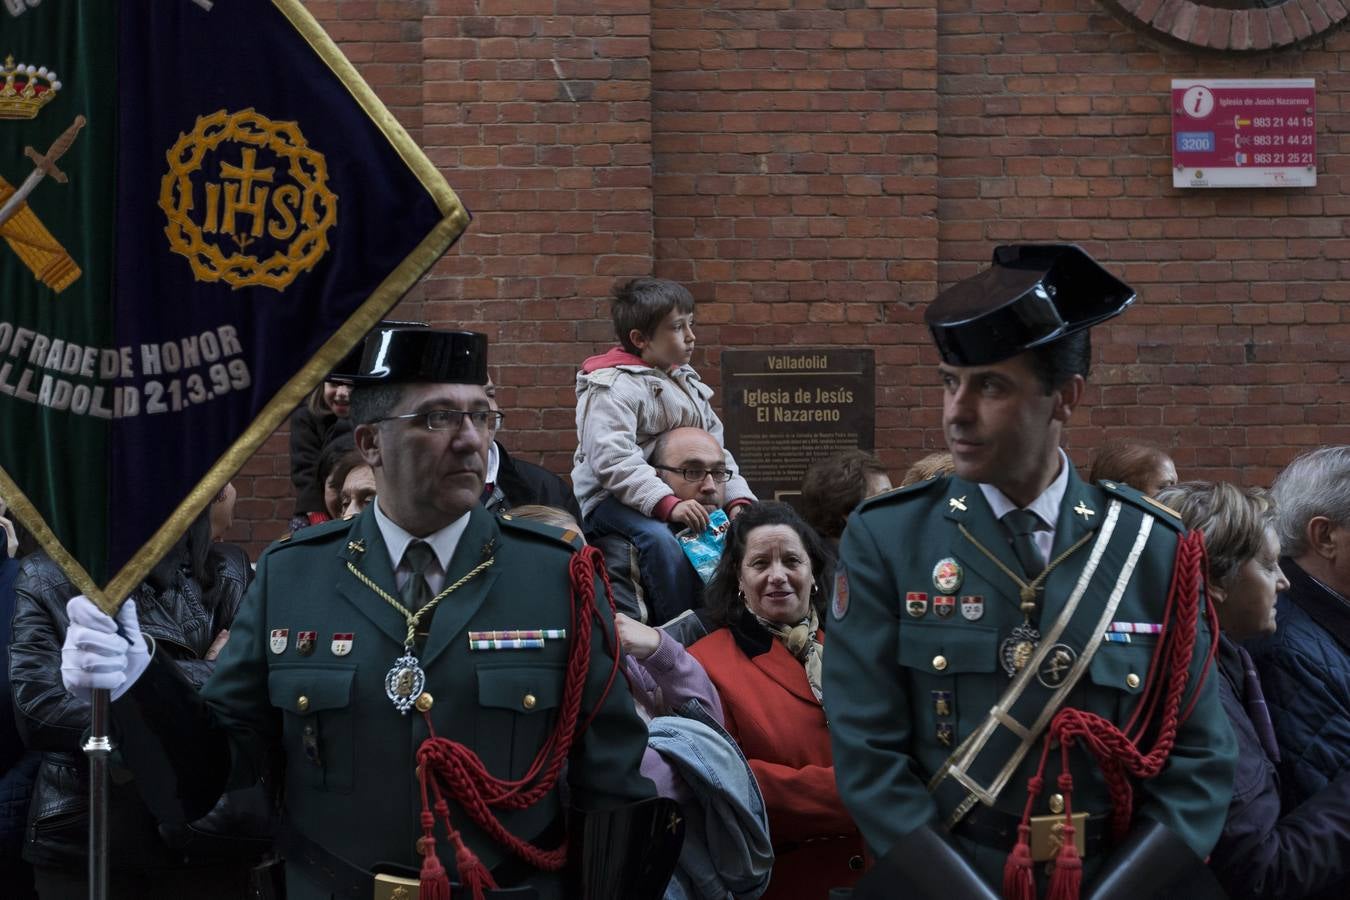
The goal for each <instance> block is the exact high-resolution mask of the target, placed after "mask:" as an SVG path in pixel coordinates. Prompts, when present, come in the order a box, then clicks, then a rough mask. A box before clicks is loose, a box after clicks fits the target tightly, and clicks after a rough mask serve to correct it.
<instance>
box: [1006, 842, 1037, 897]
mask: <svg viewBox="0 0 1350 900" xmlns="http://www.w3.org/2000/svg"><path fill="white" fill-rule="evenodd" d="M1030 842H1031V827H1030V826H1028V825H1025V824H1023V825H1018V826H1017V843H1016V844H1015V845H1014V846H1013V848H1012V852H1011V853H1009V854H1008V860H1007V862H1005V863H1004V864H1003V900H1036V877H1035V875H1034V874H1033V873H1032V864H1031V843H1030Z"/></svg>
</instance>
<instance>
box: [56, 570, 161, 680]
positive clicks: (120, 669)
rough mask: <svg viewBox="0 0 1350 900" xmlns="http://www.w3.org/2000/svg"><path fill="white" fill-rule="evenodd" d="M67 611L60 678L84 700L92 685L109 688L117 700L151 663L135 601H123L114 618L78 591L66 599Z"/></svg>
mask: <svg viewBox="0 0 1350 900" xmlns="http://www.w3.org/2000/svg"><path fill="white" fill-rule="evenodd" d="M66 615H67V617H69V619H70V627H69V628H67V629H66V642H65V644H64V645H63V646H62V647H61V680H62V681H63V682H65V685H66V690H68V691H70V693H72V694H73V695H75V696H76V697H79V698H80V699H81V700H84V701H85V702H86V703H87V702H89V699H90V697H91V696H92V693H91V692H92V691H93V690H94V689H95V688H103V689H106V690H109V691H112V699H114V700H116V699H117V698H118V697H120V696H122V695H123V694H125V693H126V692H127V691H128V690H129V689H130V688H131V686H132V685H133V684H135V683H136V679H137V678H140V677H141V673H142V672H144V671H145V668H146V666H148V665H150V649H149V648H148V647H147V646H146V642H145V638H143V637H142V636H141V625H140V622H139V621H138V620H137V619H136V601H135V600H128V601H127V602H125V603H123V604H122V608H121V609H120V610H118V611H117V621H116V622H114V621H113V620H112V618H111V617H110V616H109V615H108V614H107V613H105V612H104V611H103V610H101V609H99V608H98V607H97V606H95V605H94V601H92V600H90V599H89V598H88V597H86V596H84V595H83V594H81V595H79V596H76V597H71V598H70V601H69V602H67V603H66ZM119 625H120V626H121V627H122V633H121V634H118V631H117V628H118V626H119ZM124 635H125V636H124Z"/></svg>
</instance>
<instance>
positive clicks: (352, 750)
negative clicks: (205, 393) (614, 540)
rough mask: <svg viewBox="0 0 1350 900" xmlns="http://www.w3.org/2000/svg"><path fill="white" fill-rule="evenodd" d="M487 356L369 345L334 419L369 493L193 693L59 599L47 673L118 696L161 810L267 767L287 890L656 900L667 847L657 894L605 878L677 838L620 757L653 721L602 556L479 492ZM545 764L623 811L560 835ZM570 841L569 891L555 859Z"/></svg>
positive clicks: (637, 751) (281, 582)
mask: <svg viewBox="0 0 1350 900" xmlns="http://www.w3.org/2000/svg"><path fill="white" fill-rule="evenodd" d="M486 353H487V339H486V338H485V337H484V336H483V335H480V334H473V333H470V332H439V331H432V330H430V329H397V328H394V329H381V330H380V331H377V332H376V333H375V334H373V335H372V336H371V337H370V338H368V339H367V341H366V351H365V355H364V358H363V359H362V364H361V368H360V370H359V371H360V374H359V375H357V376H356V377H355V379H354V380H355V381H356V387H355V389H354V390H353V392H352V417H353V420H354V421H355V423H356V428H355V437H356V445H357V448H358V449H359V450H360V452H361V454H362V456H363V457H364V458H365V460H366V462H367V463H369V464H370V466H371V467H372V468H373V470H374V472H375V479H376V482H377V486H378V496H377V499H376V500H375V502H374V503H372V504H371V505H370V506H369V507H367V508H366V510H365V511H364V512H362V513H361V514H360V515H358V516H357V517H356V518H355V519H352V520H351V521H337V522H331V523H327V524H324V525H320V526H316V527H314V528H309V529H305V530H302V531H301V532H299V533H297V534H296V535H295V537H293V538H291V539H290V540H289V541H287V542H285V543H280V544H275V545H273V546H272V547H270V548H269V549H268V550H267V551H266V552H265V553H264V554H263V555H262V557H261V559H260V560H259V561H258V571H257V577H256V579H255V581H254V584H253V588H252V589H251V590H250V592H249V594H248V596H247V598H246V599H245V601H244V603H243V606H242V608H241V610H240V612H239V615H238V617H237V618H236V620H235V624H234V627H233V628H232V630H231V637H230V640H229V643H228V644H227V645H226V648H225V651H224V653H223V654H222V656H221V658H220V662H219V664H218V665H217V668H216V671H215V674H214V675H213V677H212V678H211V680H210V681H209V682H208V684H207V686H206V687H205V688H204V689H203V691H202V694H201V696H202V698H203V699H204V700H205V703H204V704H202V703H199V702H197V701H196V697H195V695H194V694H192V692H191V691H190V690H187V689H186V688H185V686H184V685H183V684H182V683H181V680H180V679H177V678H176V674H175V672H174V670H173V669H172V667H169V666H166V665H163V664H162V661H161V659H160V658H159V656H160V654H155V653H154V648H153V644H147V643H146V642H144V641H142V640H141V637H140V632H139V630H138V629H137V628H136V623H135V617H134V612H131V614H130V615H128V614H127V613H128V612H129V611H125V610H124V612H123V613H121V614H119V617H118V618H119V623H120V624H121V625H122V628H123V632H124V633H125V634H126V635H127V637H128V638H129V640H124V639H123V638H122V637H120V636H119V635H118V634H117V633H116V630H117V628H116V625H114V624H113V620H112V619H109V618H108V617H107V616H106V615H104V614H103V613H101V612H99V611H98V610H97V609H96V608H95V607H93V604H92V603H90V601H88V600H86V599H84V598H76V599H75V600H73V601H71V602H72V604H76V605H79V606H80V607H81V608H80V609H79V610H78V611H77V613H76V616H77V621H79V622H80V623H81V627H80V628H76V627H72V628H71V630H70V635H71V636H70V637H69V638H68V639H67V644H66V648H65V651H66V652H65V662H64V665H63V675H64V677H65V681H66V685H67V687H68V688H69V689H70V690H72V691H73V692H85V693H87V691H88V690H89V689H90V688H94V687H106V688H109V689H111V690H112V691H113V700H114V702H113V704H112V712H113V719H114V722H115V724H116V726H117V734H118V739H119V741H120V750H121V752H122V755H123V757H124V759H125V760H126V762H127V763H128V764H129V765H130V766H131V768H132V769H133V770H135V772H136V775H137V781H138V784H140V785H141V789H142V791H143V793H146V794H147V796H146V800H147V803H148V805H150V806H151V808H152V810H154V811H155V812H156V814H157V815H158V816H160V817H161V818H165V819H169V820H171V821H172V820H176V819H178V818H180V817H186V818H187V819H191V818H193V817H194V816H195V815H200V812H196V811H195V810H197V809H199V808H206V807H209V806H210V804H211V803H212V802H214V798H215V797H217V796H219V794H220V792H221V790H222V788H223V787H224V786H225V785H226V783H227V776H230V777H232V778H233V779H239V778H241V777H242V778H244V779H245V780H247V779H248V778H249V777H256V775H257V774H260V773H264V772H266V771H267V770H268V767H269V763H273V762H276V761H280V762H281V763H283V767H284V776H283V777H284V781H283V784H284V798H285V802H284V811H283V815H284V817H285V822H284V827H283V831H284V833H285V837H284V838H283V840H282V845H283V848H284V850H285V857H286V868H287V871H286V882H287V884H286V888H287V896H288V897H289V898H291V900H310V898H329V897H372V896H373V897H375V898H376V900H381V898H392V897H410V896H416V895H417V894H418V891H419V877H420V881H421V891H422V892H423V893H422V896H424V897H425V896H446V895H447V892H448V890H449V888H448V886H447V884H446V873H447V872H448V873H449V879H451V880H454V881H458V882H461V883H463V884H464V885H465V892H466V895H468V896H473V895H474V891H473V890H472V889H471V888H472V887H474V886H486V887H487V888H489V890H487V893H486V896H487V897H503V898H512V900H535V898H537V900H551V898H562V897H564V896H566V897H574V896H585V897H592V896H597V895H596V889H595V888H594V887H593V885H594V884H595V883H596V880H597V879H600V880H603V879H605V878H610V879H614V880H612V881H610V882H608V883H610V884H614V885H617V886H618V888H619V889H621V892H622V894H623V895H624V896H626V897H627V896H632V897H656V896H660V893H661V891H662V890H663V889H664V885H665V878H666V877H668V876H669V873H670V871H671V868H672V867H673V863H674V855H675V853H677V852H678V850H677V849H676V850H675V852H674V853H670V854H667V855H668V856H669V859H667V860H665V861H664V862H663V863H658V864H656V865H654V866H650V867H648V870H647V871H646V873H645V874H647V875H648V876H649V877H650V878H651V881H652V884H649V885H645V886H644V885H640V884H635V883H633V882H631V881H624V880H623V879H622V878H621V877H619V876H617V875H616V874H615V873H616V871H620V870H621V871H622V872H625V873H627V874H629V875H631V874H632V873H633V872H634V871H635V870H640V869H642V867H641V866H640V865H638V866H633V865H626V864H627V863H631V862H633V859H634V857H641V858H646V859H650V854H651V853H652V851H653V849H655V850H656V852H657V855H661V848H662V844H663V842H664V841H665V840H666V836H667V835H669V836H670V840H673V841H674V842H675V847H676V848H677V847H678V836H679V834H680V829H679V824H680V823H679V822H678V821H677V820H676V819H675V818H674V817H672V815H671V812H672V811H671V809H670V808H668V807H665V806H662V805H661V804H667V803H669V801H663V800H652V801H651V802H650V803H649V804H642V803H639V801H643V800H644V799H645V798H652V797H654V796H655V788H654V786H653V785H652V783H651V781H650V780H648V779H647V778H646V777H644V776H642V775H641V774H640V772H639V770H638V767H639V765H640V763H641V760H642V754H643V750H644V748H645V747H646V742H647V729H646V727H645V726H644V724H643V723H642V721H641V720H640V719H639V718H638V716H637V713H636V711H635V710H634V706H633V699H632V697H631V695H630V694H629V693H628V688H627V685H626V683H625V681H624V679H623V678H622V677H618V678H615V677H614V670H615V660H614V656H613V654H614V653H616V652H617V649H618V642H617V636H616V635H615V633H614V625H613V621H612V618H611V615H610V612H609V608H608V604H607V603H606V602H605V598H604V595H603V593H602V592H600V591H599V590H598V588H597V579H596V578H595V569H596V568H597V567H598V564H596V563H594V561H593V560H594V557H593V556H592V555H591V553H589V552H587V551H581V553H582V555H581V557H580V558H579V559H578V557H576V556H575V554H576V553H577V552H578V551H579V549H580V548H581V542H580V541H579V539H578V536H577V535H576V534H575V533H567V532H563V531H560V530H558V529H556V528H552V527H550V526H547V525H542V524H537V523H532V522H526V521H523V520H518V519H515V518H513V517H511V516H510V515H509V514H508V515H503V516H500V517H498V516H495V515H493V514H492V513H490V512H488V511H487V510H485V509H484V508H483V507H482V506H481V504H480V503H479V502H478V501H479V496H480V494H481V493H482V490H483V454H482V442H483V441H485V440H487V439H488V432H489V428H490V426H491V424H492V420H493V419H494V418H495V414H494V413H493V411H492V409H491V407H490V405H489V403H488V398H487V394H486V393H485V391H484V389H483V385H484V384H485V383H486V382H487V359H486ZM442 601H444V602H442ZM574 609H575V614H574ZM118 642H120V644H119V643H118ZM119 698H120V699H119ZM564 762H570V765H568V766H567V767H566V778H567V782H568V787H570V789H571V790H570V793H571V803H572V805H573V806H574V807H577V808H580V809H583V810H590V811H595V810H602V811H614V810H617V812H614V813H613V814H612V817H610V818H608V819H606V820H604V821H603V822H601V823H599V824H597V820H596V818H588V819H585V820H584V821H582V822H581V824H580V827H579V828H576V829H570V830H571V831H572V833H571V834H570V835H568V834H567V832H568V831H569V829H568V828H567V827H566V826H567V822H566V810H565V809H564V806H563V801H562V791H561V784H560V783H559V775H560V772H561V771H562V770H563V768H564V765H563V764H564ZM142 779H143V780H142ZM610 829H612V834H611V833H610ZM589 833H596V834H604V835H606V837H605V839H604V842H603V843H601V842H595V841H588V840H587V837H586V835H587V834H589ZM566 838H570V846H571V850H572V851H573V853H572V856H573V858H574V859H573V862H574V864H575V865H576V871H577V872H578V874H579V877H580V878H582V879H585V880H586V881H584V882H583V883H581V884H577V883H576V882H575V881H574V882H573V883H572V884H571V885H570V886H569V885H568V884H567V883H566V881H565V878H564V875H563V873H562V872H561V871H560V869H561V868H562V865H563V861H564V860H563V856H564V854H563V851H562V850H561V845H563V844H564V843H565V842H566V841H565V839H566ZM630 842H636V843H630ZM578 857H580V859H579V862H578V859H577V858H578ZM419 869H420V875H419ZM652 870H655V871H654V873H653V871H652ZM454 896H460V894H459V892H458V890H456V892H455V894H454Z"/></svg>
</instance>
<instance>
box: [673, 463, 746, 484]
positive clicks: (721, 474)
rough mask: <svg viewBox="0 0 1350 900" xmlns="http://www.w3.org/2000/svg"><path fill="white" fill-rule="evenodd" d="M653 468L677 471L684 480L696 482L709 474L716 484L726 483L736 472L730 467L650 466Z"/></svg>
mask: <svg viewBox="0 0 1350 900" xmlns="http://www.w3.org/2000/svg"><path fill="white" fill-rule="evenodd" d="M652 468H653V469H660V470H661V471H662V472H679V473H680V477H681V478H683V479H684V480H685V481H689V482H692V483H694V484H697V483H698V482H700V481H702V480H703V479H705V478H707V477H708V476H709V475H711V476H712V480H713V481H715V482H717V483H718V484H726V483H727V482H728V481H730V480H731V476H732V475H735V474H736V473H735V472H733V471H731V470H730V469H693V468H690V469H686V468H683V467H681V466H652Z"/></svg>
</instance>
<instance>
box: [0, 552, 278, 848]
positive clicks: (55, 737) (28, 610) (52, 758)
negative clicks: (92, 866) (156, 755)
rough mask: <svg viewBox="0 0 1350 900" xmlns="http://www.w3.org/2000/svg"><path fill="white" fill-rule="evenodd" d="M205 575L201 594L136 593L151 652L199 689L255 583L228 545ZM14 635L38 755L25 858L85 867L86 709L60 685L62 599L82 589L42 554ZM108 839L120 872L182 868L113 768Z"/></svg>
mask: <svg viewBox="0 0 1350 900" xmlns="http://www.w3.org/2000/svg"><path fill="white" fill-rule="evenodd" d="M207 570H208V571H209V572H212V573H213V574H214V583H213V584H212V585H211V587H210V588H209V589H208V590H205V591H203V590H202V589H201V588H200V586H199V585H197V583H196V582H195V581H193V580H191V579H188V578H187V577H186V576H182V575H180V576H178V577H175V578H174V579H173V584H172V586H170V587H168V588H166V589H164V590H161V591H158V592H157V591H156V590H154V589H153V588H151V587H149V586H148V585H146V584H142V585H141V586H140V587H138V588H137V589H136V590H135V591H134V592H133V593H132V595H131V596H132V598H133V599H135V601H136V610H137V617H138V619H139V620H140V626H141V631H142V632H143V633H144V634H146V635H148V636H150V637H152V638H154V640H155V653H156V655H159V654H166V655H167V656H168V658H170V659H172V660H174V662H175V663H177V665H178V667H179V668H180V669H181V670H182V672H183V674H184V675H186V676H187V678H188V679H189V680H190V681H192V682H193V683H194V684H196V685H197V686H198V687H200V686H201V685H202V684H203V683H204V682H205V681H206V679H207V677H208V676H209V675H210V674H211V670H212V668H213V667H214V665H215V664H214V663H213V662H207V661H206V660H205V659H203V658H202V657H203V656H204V655H205V654H206V651H207V649H208V648H209V647H210V646H211V642H212V641H213V640H214V639H215V637H216V635H217V634H219V633H220V631H221V629H222V628H228V627H229V625H230V623H231V622H232V621H234V616H235V613H236V612H237V611H238V609H239V603H240V601H241V600H242V599H243V596H244V591H245V589H246V588H247V586H248V583H249V581H250V580H251V578H252V570H251V569H250V567H249V563H248V557H247V556H245V554H244V552H243V550H241V549H240V548H238V547H235V546H233V545H230V544H215V545H213V546H212V549H211V553H210V556H209V557H208V560H207ZM15 593H16V604H15V610H14V632H13V634H14V637H13V643H12V645H11V647H10V655H9V680H10V684H11V687H12V689H13V692H14V706H15V711H16V718H17V721H18V725H19V730H20V732H21V733H22V735H23V738H24V741H25V743H26V744H27V745H28V747H29V748H30V749H32V750H38V751H41V753H42V765H41V767H40V768H39V770H38V775H37V781H36V783H35V784H34V787H33V801H32V806H31V807H30V809H29V815H28V828H27V833H26V836H25V841H24V857H25V858H26V859H28V860H29V861H30V862H32V863H35V864H37V865H44V866H63V865H74V864H78V865H83V864H84V862H85V860H86V859H87V856H88V841H89V838H88V828H89V819H88V812H89V780H88V762H87V760H86V758H85V756H84V754H83V753H82V752H81V750H80V745H81V743H82V742H83V739H84V735H85V732H86V731H87V729H88V728H89V718H90V710H89V705H88V704H87V703H85V702H84V701H83V700H79V699H77V698H75V697H74V696H72V695H71V694H69V693H68V692H67V691H66V688H65V685H63V684H62V682H61V645H62V643H63V642H64V641H65V638H66V626H67V618H66V601H67V600H69V599H70V598H71V597H73V596H75V595H76V594H78V593H80V591H79V589H78V588H76V587H75V586H74V585H73V584H71V582H70V580H69V579H68V578H66V576H65V573H63V572H62V571H61V570H60V568H59V567H58V566H57V565H56V564H55V563H53V562H52V561H51V559H49V558H48V557H47V555H46V554H45V553H37V554H34V555H32V556H30V557H28V558H27V559H25V560H24V561H23V565H22V568H21V569H20V572H19V577H18V582H17V584H16V591H15ZM110 772H111V778H110V781H111V785H110V794H109V797H110V801H109V812H108V821H109V834H110V843H109V846H110V849H111V859H112V860H113V864H114V865H115V866H117V867H140V866H163V865H177V864H181V863H183V862H185V861H186V860H185V856H184V854H183V853H182V852H180V851H178V850H174V849H171V848H170V847H169V846H168V845H167V844H166V843H165V842H164V840H163V838H162V832H161V831H160V829H159V827H158V823H157V822H156V821H155V820H154V818H153V817H152V816H151V815H150V813H149V811H148V810H147V809H146V808H145V805H144V804H143V803H142V802H141V799H140V796H139V795H138V793H137V790H136V785H135V784H134V783H132V782H131V780H130V773H129V772H128V771H127V770H125V769H123V768H122V767H121V766H120V765H119V764H118V758H117V755H116V753H114V755H113V757H112V764H111V766H110Z"/></svg>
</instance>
